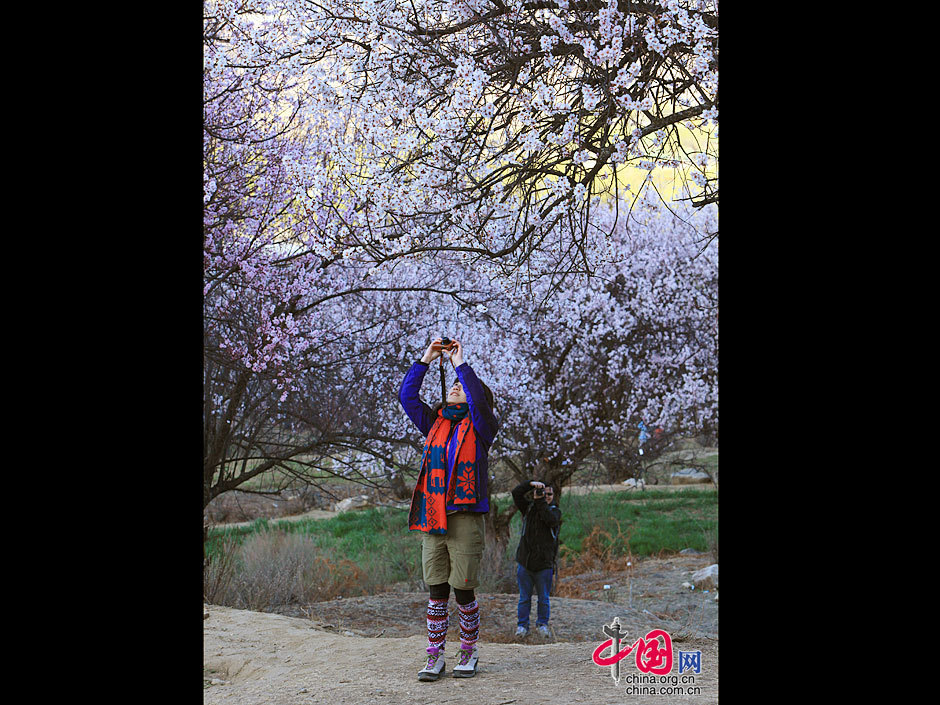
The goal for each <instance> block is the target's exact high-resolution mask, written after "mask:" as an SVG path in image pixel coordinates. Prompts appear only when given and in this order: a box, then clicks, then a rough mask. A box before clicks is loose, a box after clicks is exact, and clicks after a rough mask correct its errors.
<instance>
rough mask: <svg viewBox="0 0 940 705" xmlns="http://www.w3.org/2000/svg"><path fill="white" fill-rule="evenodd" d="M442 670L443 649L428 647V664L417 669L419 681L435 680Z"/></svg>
mask: <svg viewBox="0 0 940 705" xmlns="http://www.w3.org/2000/svg"><path fill="white" fill-rule="evenodd" d="M443 670H444V650H443V649H439V648H437V647H434V646H429V647H428V665H427V666H425V667H424V668H422V669H421V670H420V671H418V680H419V681H436V680H437V679H438V678H440V677H441V673H442V672H443Z"/></svg>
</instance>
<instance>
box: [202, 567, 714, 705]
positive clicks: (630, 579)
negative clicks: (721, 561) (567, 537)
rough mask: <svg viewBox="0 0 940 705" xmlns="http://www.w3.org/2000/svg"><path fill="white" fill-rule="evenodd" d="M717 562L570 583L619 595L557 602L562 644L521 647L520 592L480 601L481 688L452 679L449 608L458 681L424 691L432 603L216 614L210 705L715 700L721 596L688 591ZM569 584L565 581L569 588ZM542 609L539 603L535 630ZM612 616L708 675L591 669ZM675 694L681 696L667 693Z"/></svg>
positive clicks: (385, 600) (211, 633) (335, 604)
mask: <svg viewBox="0 0 940 705" xmlns="http://www.w3.org/2000/svg"><path fill="white" fill-rule="evenodd" d="M709 563H710V557H709V556H707V555H704V554H698V555H685V556H674V557H671V558H665V559H660V558H649V559H644V560H640V561H638V564H637V566H634V567H633V568H632V570H631V571H624V572H623V573H621V574H617V573H613V574H607V575H599V574H598V575H591V574H582V575H579V576H568V578H567V580H570V581H578V582H581V583H583V584H585V585H587V586H588V587H589V586H590V584H591V582H592V581H596V582H602V581H605V580H606V581H607V582H606V583H604V584H609V585H611V586H612V588H611V589H610V590H608V591H604V594H605V595H606V596H607V598H609V599H601V600H585V599H575V598H566V597H553V598H552V602H551V605H552V610H551V619H550V620H549V624H550V626H551V630H552V637H551V638H550V639H547V640H545V639H542V638H540V637H537V636H535V635H534V634H533V633H530V635H529V636H528V637H527V638H526V639H524V640H522V641H517V640H516V639H515V638H514V636H513V632H514V631H515V627H516V606H517V602H518V595H515V594H512V595H507V594H479V593H478V595H477V600H478V601H479V603H480V615H481V618H480V641H479V644H478V645H479V650H480V666H479V672H478V673H477V675H476V677H474V678H472V679H455V678H453V677H452V676H451V675H450V671H451V669H452V668H453V664H455V663H456V661H455V659H454V653H455V652H456V649H457V646H458V642H459V633H458V621H457V614H456V605H455V603H454V601H453V599H452V600H451V601H450V605H449V606H450V608H451V613H452V614H451V617H450V628H449V630H448V636H447V648H446V652H445V657H446V658H447V661H448V664H447V675H446V676H445V677H443V678H442V679H441V680H439V681H437V682H435V683H421V682H419V681H418V680H417V672H418V671H419V670H420V669H421V667H422V665H423V661H422V657H423V653H424V648H425V647H426V646H427V630H426V622H425V614H426V609H427V595H425V594H424V593H416V592H412V593H384V594H381V595H370V596H364V597H352V598H345V599H337V600H330V601H328V602H319V603H313V604H310V605H306V606H292V607H284V608H279V609H278V610H277V613H273V612H268V613H265V612H252V611H248V610H236V609H232V608H228V607H220V606H216V605H207V606H206V612H207V614H208V615H209V616H208V618H206V619H205V620H204V622H203V625H204V632H203V654H204V664H203V668H204V672H203V678H204V683H205V689H204V691H203V692H204V698H203V702H204V703H205V705H213V704H214V703H230V704H232V705H261V704H262V703H263V704H265V705H293V704H295V703H298V704H299V703H304V704H309V703H319V702H331V703H339V704H340V705H351V704H352V703H361V702H367V701H373V700H379V699H381V701H382V702H389V703H398V702H401V703H408V704H409V705H414V704H419V703H466V702H471V701H472V702H473V703H475V704H476V703H479V704H480V705H485V704H486V703H492V704H493V705H508V704H509V703H519V704H520V705H521V704H523V703H531V704H532V705H536V704H540V703H558V702H569V703H585V704H589V705H594V704H597V705H601V704H603V705H609V704H610V703H620V702H624V703H625V702H630V703H635V702H640V703H651V704H652V703H662V704H665V703H695V704H698V703H717V702H718V603H717V602H715V600H714V596H715V594H716V593H715V591H709V592H708V593H705V592H703V591H701V590H695V591H690V590H688V589H687V588H683V587H681V585H682V583H683V582H686V581H688V580H689V578H690V576H691V573H692V571H694V570H697V569H698V568H701V567H704V566H705V565H708V564H709ZM564 583H565V579H562V581H561V582H560V584H559V586H562V585H564ZM631 586H632V605H633V606H632V607H630V600H631V592H630V589H631ZM600 587H601V589H603V585H601V586H600ZM535 611H536V605H535V600H533V602H532V612H531V620H532V624H534V620H535ZM614 617H619V618H620V623H621V624H622V625H623V629H624V631H626V632H627V634H628V639H630V640H631V641H632V640H635V639H636V638H637V637H642V636H645V635H646V634H647V632H649V631H650V630H651V629H655V628H660V629H663V630H665V631H666V632H667V633H668V634H669V635H670V637H671V638H672V651H673V656H674V658H676V659H677V658H678V652H679V651H683V652H695V651H700V652H701V673H700V674H690V673H688V672H686V673H685V674H683V675H682V676H678V666H677V665H675V664H674V666H673V669H672V671H671V674H670V676H667V678H669V677H671V676H675V677H683V678H686V679H687V682H686V683H684V684H683V683H681V682H680V683H678V684H673V683H671V682H668V683H661V682H659V681H658V680H657V682H656V683H649V682H648V681H645V682H644V681H640V680H639V679H640V678H641V677H642V678H646V679H648V678H649V677H650V676H648V675H644V674H642V673H641V672H640V671H639V670H638V668H637V666H636V664H635V661H634V659H633V658H632V657H630V656H628V657H627V658H626V659H624V660H623V661H621V664H620V666H621V679H620V682H619V684H618V683H615V682H614V680H613V678H612V676H611V669H610V667H609V666H606V667H601V666H597V665H596V664H594V663H593V661H592V660H591V655H592V653H593V651H594V649H595V648H596V647H597V646H598V645H599V644H600V643H601V642H602V641H604V640H606V639H607V637H606V635H604V634H603V631H602V630H603V627H604V625H609V624H611V622H612V621H613V618H614ZM689 678H691V679H692V680H691V681H689V680H688V679H689ZM630 679H633V680H630ZM629 688H632V689H633V690H632V691H628V689H629ZM666 688H672V689H673V690H671V691H669V692H664V691H663V690H662V689H666ZM676 688H682V689H683V690H682V692H677V691H676V690H675V689H676ZM692 688H698V689H699V690H698V691H697V692H693V691H691V690H690V689H692ZM464 689H469V690H464ZM560 693H564V696H563V697H562V696H560V695H559V694H560Z"/></svg>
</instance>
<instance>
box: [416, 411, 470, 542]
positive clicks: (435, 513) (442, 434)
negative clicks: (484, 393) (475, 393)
mask: <svg viewBox="0 0 940 705" xmlns="http://www.w3.org/2000/svg"><path fill="white" fill-rule="evenodd" d="M461 407H463V408H461ZM466 407H467V405H466V404H457V405H451V406H448V407H445V408H446V411H447V413H446V414H445V410H444V409H442V410H441V411H439V412H438V415H437V421H435V422H434V425H433V426H431V432H430V433H428V438H427V441H426V442H425V444H424V457H423V459H422V461H421V472H420V473H419V474H418V481H417V482H416V483H415V489H414V493H413V494H412V496H411V511H410V512H409V516H408V528H409V529H410V530H412V531H424V532H427V533H429V534H445V533H447V506H448V505H461V504H476V502H477V496H476V472H475V468H474V465H475V463H476V455H477V440H476V432H475V431H474V430H473V424H472V423H471V422H470V414H469V413H468V412H467V408H466ZM461 412H463V418H460V416H461ZM448 417H450V418H448ZM457 419H459V421H458V420H457ZM454 423H457V430H456V431H455V432H454V434H455V436H456V441H455V442H454V446H453V447H454V448H455V449H456V462H454V460H453V459H451V464H452V467H453V472H451V475H450V485H449V486H448V487H447V488H446V491H445V487H444V482H445V480H446V478H447V468H446V466H445V462H444V456H445V452H444V450H445V446H446V445H447V439H448V437H449V436H450V430H451V428H452V427H453V424H454Z"/></svg>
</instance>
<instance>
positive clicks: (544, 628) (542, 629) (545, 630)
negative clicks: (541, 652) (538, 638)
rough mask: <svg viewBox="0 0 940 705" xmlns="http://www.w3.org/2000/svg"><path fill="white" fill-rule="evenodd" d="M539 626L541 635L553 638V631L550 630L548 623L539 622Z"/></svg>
mask: <svg viewBox="0 0 940 705" xmlns="http://www.w3.org/2000/svg"><path fill="white" fill-rule="evenodd" d="M537 628H538V630H539V634H540V635H542V636H543V637H545V638H546V639H551V638H552V633H551V632H550V631H548V625H547V624H539V625H538V627H537Z"/></svg>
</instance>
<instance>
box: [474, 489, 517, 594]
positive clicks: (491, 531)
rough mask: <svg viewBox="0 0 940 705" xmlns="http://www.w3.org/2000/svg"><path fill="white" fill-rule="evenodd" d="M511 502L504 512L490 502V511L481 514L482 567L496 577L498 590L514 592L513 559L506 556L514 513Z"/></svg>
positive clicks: (514, 508)
mask: <svg viewBox="0 0 940 705" xmlns="http://www.w3.org/2000/svg"><path fill="white" fill-rule="evenodd" d="M516 511H517V510H516V505H515V504H513V505H512V506H510V507H509V509H507V510H506V511H504V512H500V511H499V507H497V506H496V504H495V502H493V503H491V504H490V511H489V512H487V513H486V514H484V515H483V521H484V526H485V529H486V540H485V544H484V547H483V559H482V566H481V567H482V569H483V570H484V571H485V572H487V573H489V574H490V575H492V576H494V578H496V585H497V589H498V591H501V592H515V590H516V583H515V579H514V576H515V574H516V572H515V561H514V560H513V559H511V558H507V556H506V554H507V550H508V548H509V521H510V520H511V519H512V517H513V515H514V514H515V513H516Z"/></svg>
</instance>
